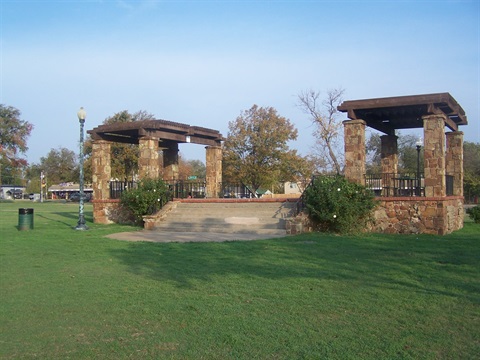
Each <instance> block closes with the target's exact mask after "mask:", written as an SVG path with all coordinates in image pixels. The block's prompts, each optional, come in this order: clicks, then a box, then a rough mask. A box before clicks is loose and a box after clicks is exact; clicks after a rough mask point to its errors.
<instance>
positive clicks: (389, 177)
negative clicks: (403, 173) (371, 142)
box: [380, 135, 398, 196]
mask: <svg viewBox="0 0 480 360" xmlns="http://www.w3.org/2000/svg"><path fill="white" fill-rule="evenodd" d="M380 140H381V142H382V143H381V158H382V187H383V189H382V194H383V196H390V195H393V193H392V191H393V188H394V180H393V179H394V177H395V174H397V171H398V142H397V140H398V136H395V135H383V136H381V137H380Z"/></svg>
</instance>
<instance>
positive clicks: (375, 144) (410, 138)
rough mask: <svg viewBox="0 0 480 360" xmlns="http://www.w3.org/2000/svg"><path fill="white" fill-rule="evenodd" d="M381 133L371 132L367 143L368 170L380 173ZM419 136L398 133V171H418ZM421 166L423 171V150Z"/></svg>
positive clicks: (414, 172)
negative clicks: (417, 144)
mask: <svg viewBox="0 0 480 360" xmlns="http://www.w3.org/2000/svg"><path fill="white" fill-rule="evenodd" d="M380 136H381V135H380V134H378V133H375V134H371V135H370V137H369V138H368V140H367V143H366V150H367V158H368V163H367V170H368V171H369V172H372V173H380V172H381V171H382V170H381V146H382V145H381V139H380ZM417 140H418V139H417V137H416V136H415V135H411V134H407V135H398V140H397V144H398V171H399V172H403V173H411V174H416V173H417V156H418V154H417V147H416V142H417ZM420 164H421V165H420V166H421V169H420V170H421V172H422V173H423V165H422V164H423V151H421V152H420Z"/></svg>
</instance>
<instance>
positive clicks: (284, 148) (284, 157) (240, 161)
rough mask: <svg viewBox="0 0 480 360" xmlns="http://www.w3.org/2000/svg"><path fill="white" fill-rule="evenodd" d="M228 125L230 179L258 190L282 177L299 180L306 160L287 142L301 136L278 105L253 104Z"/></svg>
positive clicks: (226, 158)
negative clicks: (262, 105) (259, 105)
mask: <svg viewBox="0 0 480 360" xmlns="http://www.w3.org/2000/svg"><path fill="white" fill-rule="evenodd" d="M228 127H229V132H228V136H227V138H226V140H225V143H224V151H223V168H224V175H223V176H224V179H225V180H226V181H227V182H232V183H233V182H241V183H243V184H244V185H246V186H251V188H252V191H253V192H254V193H256V191H257V190H258V189H259V188H260V187H264V188H270V187H271V186H272V185H274V184H275V183H276V182H278V181H280V180H282V181H288V180H292V181H293V180H296V177H297V176H299V173H300V171H302V170H303V165H304V164H305V163H306V160H305V159H304V158H302V157H301V156H299V155H298V154H297V152H296V150H290V149H289V147H288V145H287V142H288V141H290V140H295V139H296V138H297V130H296V129H295V127H294V126H293V125H292V124H291V123H290V121H289V120H288V119H286V118H284V117H282V116H280V115H279V114H278V113H277V111H276V110H275V109H274V108H272V107H266V108H262V107H258V106H257V105H253V106H252V107H251V108H250V109H249V110H246V111H243V112H241V114H240V116H239V117H237V119H236V120H235V121H231V122H229V124H228Z"/></svg>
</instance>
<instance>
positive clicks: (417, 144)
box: [415, 138, 423, 196]
mask: <svg viewBox="0 0 480 360" xmlns="http://www.w3.org/2000/svg"><path fill="white" fill-rule="evenodd" d="M415 145H416V146H417V194H416V195H417V196H420V193H421V191H420V189H421V185H422V179H420V149H421V148H422V145H423V140H422V139H421V138H418V140H417V142H416V143H415Z"/></svg>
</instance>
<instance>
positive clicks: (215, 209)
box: [154, 202, 294, 235]
mask: <svg viewBox="0 0 480 360" xmlns="http://www.w3.org/2000/svg"><path fill="white" fill-rule="evenodd" d="M293 208H294V204H293V203H288V202H265V203H261V202H212V203H208V202H201V203H190V202H188V203H182V202H179V203H177V204H176V206H174V207H173V208H172V210H171V211H170V212H168V214H167V215H166V216H165V217H164V218H163V219H162V221H157V222H155V226H154V228H155V229H158V230H163V231H176V232H181V231H184V232H192V231H194V232H218V233H244V234H248V233H253V234H275V235H282V234H285V231H286V230H285V218H287V217H290V216H292V214H293Z"/></svg>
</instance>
